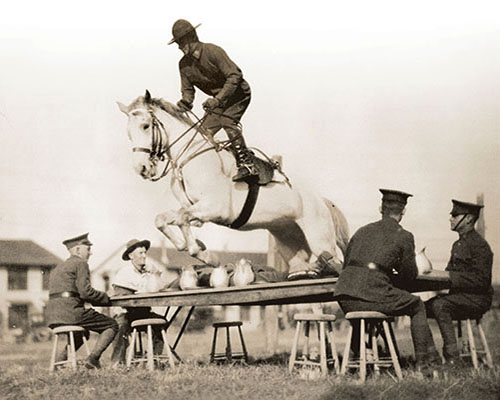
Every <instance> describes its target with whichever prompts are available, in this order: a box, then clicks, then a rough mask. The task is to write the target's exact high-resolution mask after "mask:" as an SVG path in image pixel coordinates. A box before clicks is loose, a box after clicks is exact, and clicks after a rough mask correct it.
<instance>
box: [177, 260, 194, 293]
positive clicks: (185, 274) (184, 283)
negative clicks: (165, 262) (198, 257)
mask: <svg viewBox="0 0 500 400" xmlns="http://www.w3.org/2000/svg"><path fill="white" fill-rule="evenodd" d="M179 286H180V287H181V289H182V290H187V289H195V288H197V287H198V274H197V273H196V271H195V270H194V267H193V266H192V265H188V266H184V267H182V272H181V277H180V279H179Z"/></svg>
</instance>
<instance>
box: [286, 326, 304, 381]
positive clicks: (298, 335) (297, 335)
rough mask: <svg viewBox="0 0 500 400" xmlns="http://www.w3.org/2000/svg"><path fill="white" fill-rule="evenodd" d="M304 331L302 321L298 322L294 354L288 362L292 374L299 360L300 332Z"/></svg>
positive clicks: (293, 346) (294, 339)
mask: <svg viewBox="0 0 500 400" xmlns="http://www.w3.org/2000/svg"><path fill="white" fill-rule="evenodd" d="M301 330H302V321H297V327H296V328H295V337H294V338H293V345H292V352H291V353H290V360H289V361H288V370H289V371H290V372H292V370H293V367H294V365H295V361H296V360H297V347H298V345H299V337H300V331H301Z"/></svg>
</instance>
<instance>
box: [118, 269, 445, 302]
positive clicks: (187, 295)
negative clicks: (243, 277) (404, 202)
mask: <svg viewBox="0 0 500 400" xmlns="http://www.w3.org/2000/svg"><path fill="white" fill-rule="evenodd" d="M337 279H338V278H324V279H304V280H298V281H291V282H275V283H257V284H251V285H248V286H245V287H233V286H230V287H227V288H220V289H214V288H200V289H193V290H185V291H182V290H177V289H172V290H166V291H162V292H156V293H137V294H131V295H126V296H114V297H111V303H112V305H113V306H120V307H140V306H152V307H156V306H181V307H182V306H213V305H240V306H252V305H258V306H267V305H276V304H302V303H319V302H330V301H335V296H334V292H335V284H336V283H337ZM447 288H449V274H448V272H445V271H432V272H431V273H430V274H428V275H421V276H419V277H418V278H417V280H416V281H415V283H414V284H413V285H412V286H411V287H409V288H408V290H410V291H411V292H425V291H433V290H441V289H447Z"/></svg>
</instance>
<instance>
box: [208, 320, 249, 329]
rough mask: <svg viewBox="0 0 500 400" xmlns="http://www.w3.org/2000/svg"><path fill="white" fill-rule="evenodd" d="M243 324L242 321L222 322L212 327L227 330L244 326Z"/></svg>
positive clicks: (215, 323)
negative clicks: (231, 327)
mask: <svg viewBox="0 0 500 400" xmlns="http://www.w3.org/2000/svg"><path fill="white" fill-rule="evenodd" d="M242 325H243V322H241V321H222V322H214V323H213V324H212V327H214V328H227V327H230V326H242Z"/></svg>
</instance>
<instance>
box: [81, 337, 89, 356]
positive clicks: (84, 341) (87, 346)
mask: <svg viewBox="0 0 500 400" xmlns="http://www.w3.org/2000/svg"><path fill="white" fill-rule="evenodd" d="M82 339H83V345H84V346H85V351H86V353H87V357H88V356H90V349H89V344H88V342H87V338H86V337H85V335H84V334H83V333H82Z"/></svg>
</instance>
